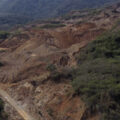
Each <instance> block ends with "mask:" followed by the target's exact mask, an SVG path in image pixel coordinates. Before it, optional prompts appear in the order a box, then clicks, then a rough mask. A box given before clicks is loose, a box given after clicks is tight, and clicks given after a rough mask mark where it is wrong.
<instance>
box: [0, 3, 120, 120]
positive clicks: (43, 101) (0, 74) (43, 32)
mask: <svg viewBox="0 0 120 120" xmlns="http://www.w3.org/2000/svg"><path fill="white" fill-rule="evenodd" d="M73 14H77V15H78V14H81V12H80V13H79V12H77V13H76V12H73V13H71V15H73ZM82 14H86V15H85V16H84V17H82V18H78V17H77V18H75V19H69V20H64V19H62V18H61V19H60V20H61V21H62V22H64V24H66V26H65V27H63V28H56V29H38V28H37V29H36V26H40V25H39V24H38V23H36V24H35V25H34V27H33V25H27V26H24V28H19V29H20V30H21V32H20V33H19V34H14V35H12V36H11V37H10V38H9V39H6V40H5V41H3V42H2V43H1V44H0V58H1V59H0V62H1V63H2V64H3V66H1V67H0V82H1V84H2V86H3V87H2V88H3V89H4V90H6V91H7V92H8V94H9V95H10V96H11V97H13V98H14V100H15V101H16V102H17V104H19V105H21V106H22V107H23V108H25V109H26V111H27V112H28V113H31V115H32V116H35V117H37V118H38V119H39V118H42V119H44V118H45V119H48V120H49V119H50V120H81V118H82V116H83V114H84V112H85V104H84V103H83V101H82V100H81V99H80V98H79V97H73V96H72V87H71V86H70V84H69V83H70V79H69V78H64V77H63V78H61V80H60V81H57V82H55V81H53V80H52V79H51V73H50V72H49V71H48V70H47V66H48V65H50V64H54V65H56V66H57V69H58V70H61V69H67V68H69V67H71V66H76V61H75V58H74V55H75V53H77V52H79V51H80V49H81V48H82V47H84V46H86V45H87V44H88V43H89V42H91V41H92V40H94V39H95V38H96V37H97V36H99V35H100V34H102V33H103V32H105V31H106V30H108V29H110V28H111V27H112V26H113V24H114V23H115V21H117V20H118V18H119V17H120V7H119V5H117V6H113V7H108V8H104V10H100V12H99V14H98V13H97V14H95V13H94V15H93V13H92V14H90V13H88V12H83V13H82ZM88 14H89V15H88ZM79 21H82V22H80V23H79V24H78V22H79ZM83 21H84V22H83ZM111 21H112V22H111ZM4 84H6V85H4ZM7 110H8V108H7V109H6V111H7ZM11 111H13V110H12V109H11ZM8 113H9V114H13V112H10V111H8ZM15 116H16V117H14V119H13V120H19V119H21V118H19V119H18V118H17V117H18V116H19V115H17V113H16V114H15ZM98 118H99V115H95V116H91V117H90V120H98ZM10 119H11V118H10Z"/></svg>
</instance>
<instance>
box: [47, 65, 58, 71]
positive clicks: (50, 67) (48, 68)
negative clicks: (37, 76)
mask: <svg viewBox="0 0 120 120" xmlns="http://www.w3.org/2000/svg"><path fill="white" fill-rule="evenodd" d="M56 69H57V68H56V66H55V65H54V64H48V65H47V70H48V71H50V72H53V71H56Z"/></svg>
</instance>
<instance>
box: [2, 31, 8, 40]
mask: <svg viewBox="0 0 120 120" xmlns="http://www.w3.org/2000/svg"><path fill="white" fill-rule="evenodd" d="M9 35H10V33H9V32H5V31H0V39H6V38H7V37H8V36H9Z"/></svg>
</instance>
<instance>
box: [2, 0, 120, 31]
mask: <svg viewBox="0 0 120 120" xmlns="http://www.w3.org/2000/svg"><path fill="white" fill-rule="evenodd" d="M118 1H120V0H116V1H114V0H106V1H104V0H97V1H96V0H92V1H91V2H89V0H74V1H73V0H52V1H51V0H34V1H33V0H24V1H23V0H12V2H11V1H10V0H1V1H0V25H1V27H0V29H8V28H11V27H13V26H14V25H16V24H24V23H27V22H28V21H31V20H33V19H34V20H36V19H45V18H51V17H56V16H60V15H64V14H65V13H68V12H70V11H72V10H80V9H85V8H95V7H100V6H103V5H105V4H107V3H116V2H118Z"/></svg>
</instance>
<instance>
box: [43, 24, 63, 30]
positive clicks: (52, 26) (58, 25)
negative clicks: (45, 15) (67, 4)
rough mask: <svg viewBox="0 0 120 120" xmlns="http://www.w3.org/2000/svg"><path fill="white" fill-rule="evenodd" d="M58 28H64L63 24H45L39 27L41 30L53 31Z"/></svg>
mask: <svg viewBox="0 0 120 120" xmlns="http://www.w3.org/2000/svg"><path fill="white" fill-rule="evenodd" d="M59 27H65V25H64V24H45V25H43V26H41V28H46V29H54V28H59Z"/></svg>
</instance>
